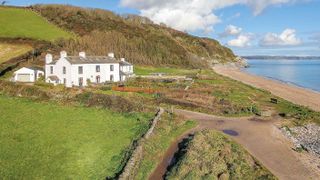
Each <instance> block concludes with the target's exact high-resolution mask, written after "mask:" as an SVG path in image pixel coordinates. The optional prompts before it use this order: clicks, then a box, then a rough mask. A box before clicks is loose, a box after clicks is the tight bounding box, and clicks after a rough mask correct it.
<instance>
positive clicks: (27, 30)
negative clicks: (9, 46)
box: [0, 7, 72, 41]
mask: <svg viewBox="0 0 320 180" xmlns="http://www.w3.org/2000/svg"><path fill="white" fill-rule="evenodd" d="M0 25H1V26H0V27H1V28H0V37H9V38H19V37H21V38H31V39H36V40H47V41H53V40H55V39H58V38H71V37H72V35H71V34H70V33H68V32H66V31H64V30H62V29H60V28H58V27H56V26H54V25H53V24H50V23H48V22H47V21H46V20H45V19H44V18H42V17H41V16H39V15H37V14H36V13H34V12H32V11H30V10H27V9H22V8H8V7H0Z"/></svg>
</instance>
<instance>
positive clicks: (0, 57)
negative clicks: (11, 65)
mask: <svg viewBox="0 0 320 180" xmlns="http://www.w3.org/2000/svg"><path fill="white" fill-rule="evenodd" d="M0 31H1V30H0ZM31 50H32V47H31V46H29V45H25V44H8V43H0V64H1V63H4V62H6V61H8V60H10V59H11V58H14V57H18V56H20V55H23V54H25V53H27V52H29V51H31Z"/></svg>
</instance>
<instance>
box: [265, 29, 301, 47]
mask: <svg viewBox="0 0 320 180" xmlns="http://www.w3.org/2000/svg"><path fill="white" fill-rule="evenodd" d="M301 43H302V41H301V39H299V38H297V37H296V30H295V29H289V28H288V29H285V30H284V31H283V32H282V33H281V34H276V33H267V34H266V35H265V37H264V38H263V39H262V40H261V41H260V45H261V46H296V45H299V44H301Z"/></svg>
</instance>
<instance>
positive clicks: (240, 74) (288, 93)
mask: <svg viewBox="0 0 320 180" xmlns="http://www.w3.org/2000/svg"><path fill="white" fill-rule="evenodd" d="M213 70H214V71H215V72H216V73H218V74H221V75H223V76H227V77H229V78H232V79H234V80H237V81H241V82H243V83H245V84H248V85H251V86H253V87H256V88H260V89H264V90H267V91H269V92H271V93H272V94H274V95H276V96H279V97H281V98H283V99H286V100H288V101H290V102H293V103H295V104H298V105H302V106H307V107H309V108H310V109H312V110H315V111H320V93H318V92H316V91H312V90H308V89H305V88H301V87H297V86H294V85H290V84H286V83H282V82H280V81H276V80H271V79H268V78H264V77H260V76H256V75H252V74H249V73H246V72H244V71H241V70H240V69H239V68H236V67H229V66H215V67H213Z"/></svg>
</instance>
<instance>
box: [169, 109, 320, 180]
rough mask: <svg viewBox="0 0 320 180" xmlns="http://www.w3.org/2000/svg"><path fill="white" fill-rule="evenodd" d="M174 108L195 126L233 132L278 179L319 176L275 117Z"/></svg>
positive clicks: (233, 135)
mask: <svg viewBox="0 0 320 180" xmlns="http://www.w3.org/2000/svg"><path fill="white" fill-rule="evenodd" d="M175 112H176V113H177V114H179V115H182V116H184V117H185V118H186V119H193V120H196V121H198V123H199V126H198V127H197V128H196V130H203V129H216V130H218V131H225V132H230V131H231V132H233V133H232V134H231V135H230V137H232V138H233V139H234V140H235V141H237V142H238V143H239V144H241V145H242V146H243V147H244V148H246V149H247V150H248V151H249V153H250V154H251V155H253V156H254V157H255V158H257V159H258V160H259V161H260V162H261V163H262V164H263V165H264V166H266V167H267V168H268V169H269V170H270V171H271V172H272V173H273V174H274V175H275V176H277V177H278V178H279V179H290V180H295V179H297V180H301V179H318V177H320V173H319V169H318V170H315V169H313V168H312V166H311V165H310V164H308V162H306V160H305V159H306V157H307V156H308V154H306V153H298V152H295V151H293V150H292V147H293V144H292V143H291V142H290V141H289V140H288V139H287V138H286V137H285V136H284V135H283V134H282V133H281V131H280V130H279V128H278V127H277V126H276V124H277V123H278V122H279V121H278V120H262V119H256V118H225V117H216V116H212V115H208V114H202V113H197V112H191V111H185V110H176V111H175ZM226 130H227V131H226ZM234 132H236V133H234Z"/></svg>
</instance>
